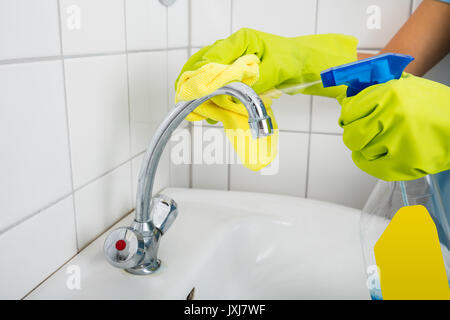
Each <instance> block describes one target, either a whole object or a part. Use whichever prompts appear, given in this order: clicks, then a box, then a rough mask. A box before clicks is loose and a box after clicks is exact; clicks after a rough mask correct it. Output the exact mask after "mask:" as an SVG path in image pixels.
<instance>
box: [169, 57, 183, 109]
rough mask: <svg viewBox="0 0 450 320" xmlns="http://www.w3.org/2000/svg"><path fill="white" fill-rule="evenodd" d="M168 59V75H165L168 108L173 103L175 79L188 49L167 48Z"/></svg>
mask: <svg viewBox="0 0 450 320" xmlns="http://www.w3.org/2000/svg"><path fill="white" fill-rule="evenodd" d="M167 59H168V76H167V90H168V100H169V109H172V107H173V106H174V104H175V80H176V79H177V78H178V75H179V74H180V72H181V69H182V68H183V66H184V64H185V63H186V61H187V59H188V49H179V50H169V51H168V52H167Z"/></svg>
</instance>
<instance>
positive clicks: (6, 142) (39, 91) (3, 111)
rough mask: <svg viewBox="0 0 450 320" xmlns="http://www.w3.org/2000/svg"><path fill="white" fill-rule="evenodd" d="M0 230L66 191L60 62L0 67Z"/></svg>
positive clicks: (67, 170) (67, 175)
mask: <svg viewBox="0 0 450 320" xmlns="http://www.w3.org/2000/svg"><path fill="white" fill-rule="evenodd" d="M0 88H1V93H0V149H1V154H2V156H1V157H0V163H1V165H0V177H1V178H0V230H2V229H5V228H7V227H8V226H10V225H11V224H13V223H15V222H17V221H19V220H21V219H23V218H24V217H26V216H28V215H30V214H32V213H33V212H36V211H37V210H39V209H41V208H43V207H44V206H47V205H49V204H50V203H52V202H53V201H55V200H56V199H58V198H60V197H63V196H64V195H67V194H68V193H69V192H70V191H71V181H70V159H69V146H68V137H67V125H66V112H65V105H64V88H63V73H62V64H61V62H60V61H52V62H38V63H24V64H11V65H3V66H0Z"/></svg>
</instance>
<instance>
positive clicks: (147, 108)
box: [128, 51, 168, 155]
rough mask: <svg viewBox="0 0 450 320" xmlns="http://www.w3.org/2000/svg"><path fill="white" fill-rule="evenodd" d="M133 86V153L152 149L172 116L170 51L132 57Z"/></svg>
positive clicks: (129, 59)
mask: <svg viewBox="0 0 450 320" xmlns="http://www.w3.org/2000/svg"><path fill="white" fill-rule="evenodd" d="M128 71H129V83H130V116H131V150H132V155H136V154H138V153H140V152H142V151H144V150H146V148H147V147H148V144H149V143H150V140H151V138H152V136H153V133H154V132H155V130H156V129H157V128H158V126H159V124H160V123H161V121H162V120H163V119H164V118H165V117H166V116H167V114H168V107H167V52H165V51H157V52H143V53H133V54H129V55H128Z"/></svg>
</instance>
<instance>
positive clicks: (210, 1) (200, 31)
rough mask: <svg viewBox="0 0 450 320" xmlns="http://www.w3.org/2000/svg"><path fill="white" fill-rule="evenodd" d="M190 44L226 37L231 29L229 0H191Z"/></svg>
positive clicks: (207, 42)
mask: <svg viewBox="0 0 450 320" xmlns="http://www.w3.org/2000/svg"><path fill="white" fill-rule="evenodd" d="M191 21H192V22H191V28H192V30H191V37H192V46H197V47H201V46H204V45H209V44H212V43H214V42H215V41H216V40H219V39H223V38H226V37H228V36H229V35H230V30H231V26H230V24H231V0H191Z"/></svg>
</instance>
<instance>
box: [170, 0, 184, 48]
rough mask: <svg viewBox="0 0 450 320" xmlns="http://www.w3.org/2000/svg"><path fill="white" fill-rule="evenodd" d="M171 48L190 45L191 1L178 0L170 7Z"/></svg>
mask: <svg viewBox="0 0 450 320" xmlns="http://www.w3.org/2000/svg"><path fill="white" fill-rule="evenodd" d="M168 20H169V21H168V22H169V23H168V46H169V48H176V47H187V46H188V45H189V1H188V0H178V1H176V2H175V3H174V4H173V5H171V6H170V7H169V8H168Z"/></svg>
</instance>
